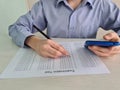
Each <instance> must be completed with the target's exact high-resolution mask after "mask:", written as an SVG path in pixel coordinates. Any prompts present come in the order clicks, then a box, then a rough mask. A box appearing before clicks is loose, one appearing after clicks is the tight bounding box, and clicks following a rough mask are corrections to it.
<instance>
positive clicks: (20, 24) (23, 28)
mask: <svg viewBox="0 0 120 90" xmlns="http://www.w3.org/2000/svg"><path fill="white" fill-rule="evenodd" d="M33 24H35V25H36V26H38V28H40V30H44V29H45V28H46V20H45V16H44V13H43V4H42V0H40V1H38V2H37V3H36V4H35V5H34V6H33V8H32V9H31V10H30V11H29V12H28V13H27V14H25V15H23V16H21V17H20V18H19V19H18V20H17V21H16V22H15V23H14V24H12V25H10V26H9V28H8V30H9V35H10V36H11V37H12V40H13V41H14V42H15V43H16V44H17V45H18V46H20V47H25V44H24V42H25V39H26V38H27V37H29V36H31V35H33V33H34V32H35V29H34V28H33Z"/></svg>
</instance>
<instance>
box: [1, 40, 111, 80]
mask: <svg viewBox="0 0 120 90" xmlns="http://www.w3.org/2000/svg"><path fill="white" fill-rule="evenodd" d="M59 43H60V44H61V45H62V46H64V48H65V49H66V50H68V52H69V53H70V56H64V57H60V58H57V59H51V58H44V57H41V56H39V55H38V54H37V53H36V52H35V51H33V50H32V49H30V48H27V49H25V48H24V49H23V48H21V49H20V50H19V51H18V52H17V54H16V56H15V57H14V58H13V60H12V61H11V62H10V64H8V66H7V68H6V69H5V70H4V71H3V73H2V74H1V76H0V78H29V77H46V76H65V75H83V74H105V73H109V70H108V69H107V67H106V66H105V64H104V63H103V62H102V61H101V60H100V58H99V57H97V56H96V55H95V54H93V53H92V52H91V51H89V50H88V49H86V48H84V42H83V41H79V42H59Z"/></svg>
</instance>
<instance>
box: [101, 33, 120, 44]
mask: <svg viewBox="0 0 120 90" xmlns="http://www.w3.org/2000/svg"><path fill="white" fill-rule="evenodd" d="M103 38H104V39H105V40H107V41H113V42H118V41H120V38H119V36H118V35H117V33H115V32H110V33H108V34H106V35H104V36H103Z"/></svg>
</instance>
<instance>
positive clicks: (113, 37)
mask: <svg viewBox="0 0 120 90" xmlns="http://www.w3.org/2000/svg"><path fill="white" fill-rule="evenodd" d="M103 38H104V39H105V40H107V41H113V42H120V37H119V36H118V35H117V33H115V32H110V33H108V34H106V35H104V36H103ZM88 48H89V49H90V50H91V51H92V52H94V53H95V54H96V55H98V56H102V57H109V56H113V55H115V54H118V53H120V46H112V47H108V48H105V47H100V46H89V47H88Z"/></svg>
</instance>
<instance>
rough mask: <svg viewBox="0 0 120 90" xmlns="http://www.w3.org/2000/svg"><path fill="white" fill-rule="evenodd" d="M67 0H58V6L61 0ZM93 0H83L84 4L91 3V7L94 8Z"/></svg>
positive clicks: (62, 0)
mask: <svg viewBox="0 0 120 90" xmlns="http://www.w3.org/2000/svg"><path fill="white" fill-rule="evenodd" d="M64 1H66V0H57V2H56V6H58V5H59V4H60V3H61V2H64ZM93 1H94V0H83V5H89V6H90V7H92V8H93Z"/></svg>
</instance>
